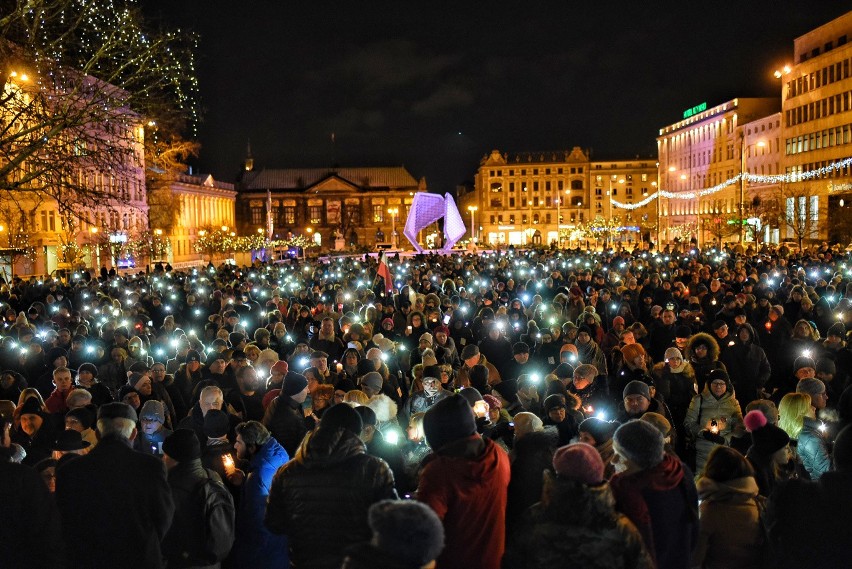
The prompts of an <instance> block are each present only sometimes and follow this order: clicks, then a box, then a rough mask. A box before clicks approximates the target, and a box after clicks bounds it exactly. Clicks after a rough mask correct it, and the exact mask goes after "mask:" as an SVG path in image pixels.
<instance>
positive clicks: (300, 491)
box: [266, 427, 397, 569]
mask: <svg viewBox="0 0 852 569" xmlns="http://www.w3.org/2000/svg"><path fill="white" fill-rule="evenodd" d="M396 497H397V494H396V491H395V490H394V480H393V474H391V471H390V468H388V465H387V464H386V463H385V462H384V461H382V460H380V459H378V458H374V457H372V456H369V455H367V453H366V447H365V446H364V443H363V442H361V440H360V439H359V438H358V437H357V436H356V435H355V434H354V433H352V432H350V431H348V430H345V429H324V428H323V427H320V428H319V429H317V431H316V432H314V433H312V434H311V435H310V436H309V437H307V438H306V439H305V440H304V441H303V442H302V445H301V446H300V447H299V450H298V452H297V453H296V458H294V459H293V460H291V461H290V462H288V463H287V464H286V465H284V466H283V467H282V468H281V469H280V470H279V471H278V473H277V474H276V475H275V478H274V479H273V480H272V487H271V488H270V492H269V500H268V502H267V506H266V527H267V528H269V530H270V531H272V532H273V533H280V534H284V535H286V536H287V537H288V538H289V541H290V555H291V560H292V563H293V565H294V566H296V567H299V568H300V569H338V568H339V567H340V565H341V563H342V562H343V556H344V550H345V549H346V548H347V547H348V546H350V545H354V544H356V543H358V542H362V541H369V540H370V537H371V532H370V528H369V526H368V525H367V510H368V509H369V507H370V506H371V505H372V504H374V503H375V502H378V501H380V500H385V499H394V498H396Z"/></svg>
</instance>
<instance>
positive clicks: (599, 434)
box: [515, 417, 618, 445]
mask: <svg viewBox="0 0 852 569" xmlns="http://www.w3.org/2000/svg"><path fill="white" fill-rule="evenodd" d="M515 422H516V423H517V418H516V419H515ZM617 428H618V423H617V422H616V421H604V420H603V419H598V418H597V417H589V418H588V419H586V420H584V421H583V422H582V423H580V427H579V429H580V432H581V433H588V434H589V435H591V437H592V438H593V439H595V443H597V444H599V445H601V444H603V443H605V442H607V441H608V440H610V439H612V435H613V433H615V430H616V429H617Z"/></svg>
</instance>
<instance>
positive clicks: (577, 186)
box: [571, 180, 583, 190]
mask: <svg viewBox="0 0 852 569" xmlns="http://www.w3.org/2000/svg"><path fill="white" fill-rule="evenodd" d="M571 189H572V190H582V189H583V180H571Z"/></svg>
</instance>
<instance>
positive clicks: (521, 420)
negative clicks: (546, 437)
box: [514, 411, 544, 440]
mask: <svg viewBox="0 0 852 569" xmlns="http://www.w3.org/2000/svg"><path fill="white" fill-rule="evenodd" d="M514 422H515V439H516V440H517V438H518V437H520V436H523V435H525V434H527V433H534V432H536V431H541V430H543V429H544V423H542V421H541V419H540V418H539V417H538V415H536V414H535V413H530V412H528V411H522V412H520V413H518V414H517V415H515V417H514Z"/></svg>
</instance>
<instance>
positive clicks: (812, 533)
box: [0, 245, 852, 569]
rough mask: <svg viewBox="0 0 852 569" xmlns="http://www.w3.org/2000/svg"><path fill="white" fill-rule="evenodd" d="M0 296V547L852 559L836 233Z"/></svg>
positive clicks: (400, 261) (851, 290)
mask: <svg viewBox="0 0 852 569" xmlns="http://www.w3.org/2000/svg"><path fill="white" fill-rule="evenodd" d="M380 275H385V276H384V277H383V276H380ZM386 281H387V282H386ZM0 304H1V305H2V311H3V315H4V320H3V326H2V330H0V335H2V339H0V370H2V372H0V417H2V420H3V427H4V431H3V439H2V443H0V503H3V504H4V510H6V511H7V512H8V517H9V519H16V520H17V521H18V523H16V524H13V525H11V526H10V525H8V524H7V525H6V527H5V529H3V530H0V535H2V537H0V565H2V566H9V567H17V566H24V565H26V566H27V567H40V566H45V567H47V566H50V567H62V566H67V567H116V566H123V567H283V568H286V567H290V566H292V567H296V568H298V569H302V568H314V567H316V568H335V569H337V568H339V567H347V568H358V567H388V568H396V567H400V568H401V567H412V568H414V567H417V568H421V567H433V566H435V565H437V567H438V568H439V569H443V568H455V567H459V568H462V567H464V568H466V569H470V568H473V567H481V568H484V569H496V568H498V567H501V566H503V567H507V568H515V567H518V568H521V567H545V566H554V567H562V566H565V567H569V566H570V567H574V566H581V565H582V566H586V567H602V568H603V567H607V568H613V567H657V568H659V569H669V568H672V569H673V568H689V567H707V568H716V567H718V568H723V567H724V568H737V567H743V568H745V567H749V568H751V567H760V566H767V567H804V566H810V567H843V566H846V565H847V564H848V561H847V560H848V559H849V558H850V557H849V556H850V554H852V520H850V517H849V516H850V514H849V512H850V511H852V491H850V488H852V449H850V445H852V431H850V429H849V428H848V424H849V423H850V422H852V391H850V390H849V384H850V375H851V374H852V350H850V347H849V344H848V341H849V338H850V336H849V330H850V329H852V324H850V323H852V260H850V258H849V256H848V254H847V253H845V252H844V251H842V250H840V249H837V248H831V247H829V246H827V245H823V246H821V247H813V248H811V249H809V250H805V251H804V252H802V253H800V254H791V253H790V252H789V251H786V250H781V251H776V250H772V249H768V248H765V247H764V248H763V249H761V250H752V249H749V250H747V251H743V250H742V249H727V248H725V249H719V248H713V247H707V248H704V249H698V248H691V247H688V246H687V247H672V248H669V247H667V248H666V249H664V250H663V251H659V252H658V251H647V250H634V251H626V250H617V251H615V250H610V251H605V252H588V251H579V250H576V251H571V250H555V249H551V250H540V251H535V250H533V251H514V250H512V249H509V250H507V251H499V252H483V253H479V254H467V255H454V256H442V255H414V256H403V257H400V256H395V257H394V258H390V259H388V260H387V261H385V260H384V259H381V260H380V259H377V258H376V257H363V256H361V257H340V258H329V259H318V260H317V259H315V260H310V261H300V260H298V259H293V260H289V261H287V262H286V263H280V264H262V263H259V262H257V263H255V264H254V265H253V266H251V267H236V266H233V265H223V266H220V267H215V266H213V265H212V264H211V265H208V266H207V267H200V268H198V269H192V270H180V271H177V270H172V268H171V267H168V266H166V267H163V266H160V265H158V266H156V267H155V268H154V270H153V271H152V272H149V273H138V274H124V275H122V274H116V273H115V272H114V271H111V272H108V271H106V270H105V269H102V270H101V271H100V272H99V273H97V274H93V273H90V272H87V271H80V272H77V273H69V274H67V275H63V276H62V278H44V279H38V278H35V277H33V278H25V279H22V278H13V279H11V281H10V282H8V283H5V284H3V285H2V288H0Z"/></svg>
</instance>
